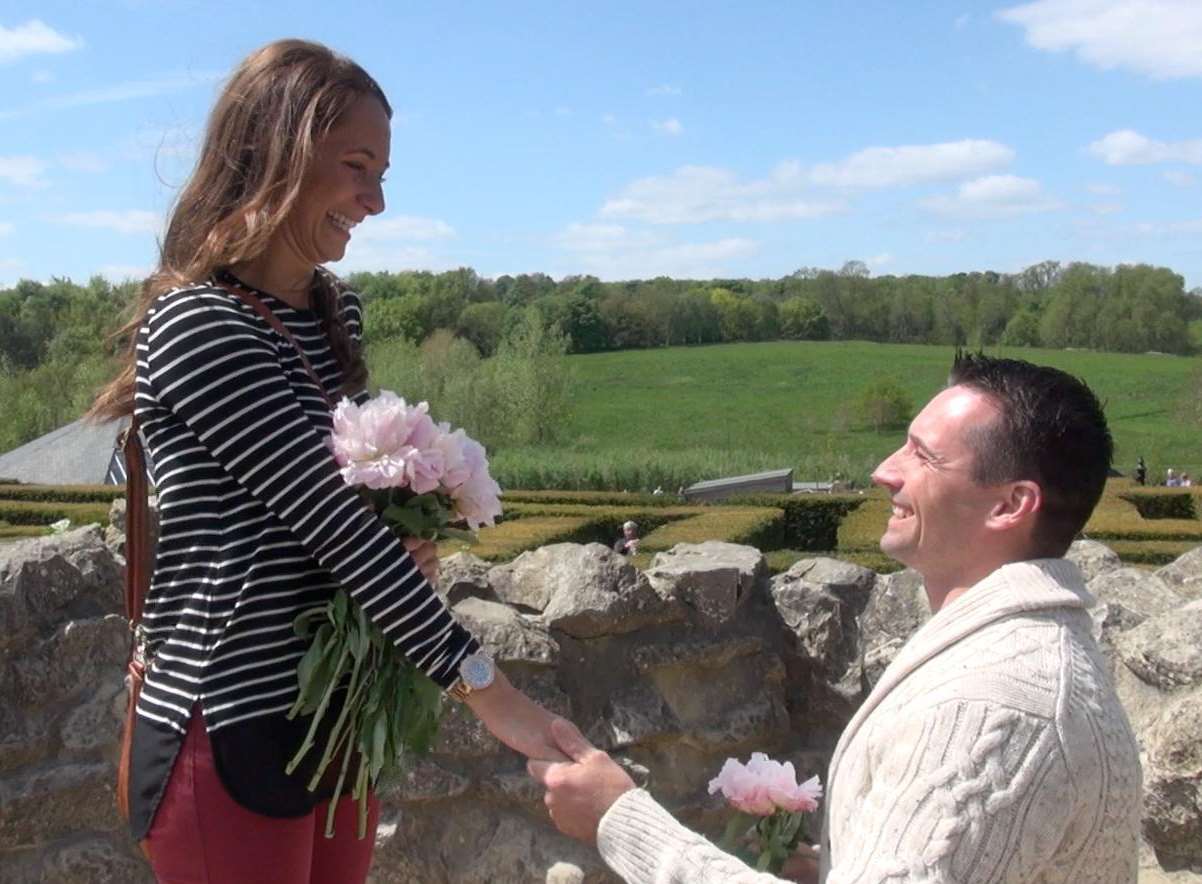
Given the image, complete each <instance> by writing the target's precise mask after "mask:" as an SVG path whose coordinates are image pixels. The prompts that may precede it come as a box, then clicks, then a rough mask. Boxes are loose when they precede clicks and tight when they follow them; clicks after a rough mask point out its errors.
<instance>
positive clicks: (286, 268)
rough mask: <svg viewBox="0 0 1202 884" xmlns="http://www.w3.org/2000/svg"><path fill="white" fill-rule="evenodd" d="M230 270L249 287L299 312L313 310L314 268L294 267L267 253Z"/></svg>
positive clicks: (236, 265) (235, 265) (240, 263)
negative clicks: (273, 297) (277, 299)
mask: <svg viewBox="0 0 1202 884" xmlns="http://www.w3.org/2000/svg"><path fill="white" fill-rule="evenodd" d="M230 271H231V272H232V273H233V274H234V275H235V276H236V277H238V278H239V279H240V280H242V281H243V282H244V283H246V284H247V285H249V286H253V287H254V288H257V289H260V290H261V291H264V292H267V293H268V294H269V295H273V296H275V297H277V298H279V299H280V300H281V301H283V302H284V303H285V304H287V305H288V306H289V307H295V308H296V309H298V310H308V309H310V308H311V307H312V291H313V275H314V273H315V272H316V270H315V268H313V267H304V266H297V265H295V264H290V263H286V262H283V261H278V260H273V257H272V255H271V253H270V250H268V252H266V253H264V254H262V255H260V256H258V257H257V258H252V259H251V260H249V261H242V262H239V263H238V264H234V265H233V266H232V267H230Z"/></svg>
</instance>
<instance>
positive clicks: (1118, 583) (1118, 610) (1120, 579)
mask: <svg viewBox="0 0 1202 884" xmlns="http://www.w3.org/2000/svg"><path fill="white" fill-rule="evenodd" d="M1087 588H1088V589H1089V591H1090V593H1091V594H1092V595H1093V596H1094V598H1095V599H1097V603H1096V604H1095V605H1094V607H1093V609H1092V610H1091V614H1092V615H1093V618H1094V624H1095V626H1096V627H1097V629H1098V631H1099V635H1100V637H1101V638H1102V640H1103V641H1107V642H1109V641H1111V640H1112V639H1113V637H1114V635H1115V634H1116V633H1119V632H1126V631H1127V630H1128V629H1134V628H1135V627H1136V626H1139V624H1141V623H1143V622H1144V621H1145V620H1147V619H1148V618H1149V617H1155V616H1156V615H1157V614H1163V613H1164V612H1165V611H1169V610H1172V609H1173V608H1177V607H1180V606H1181V605H1182V604H1184V602H1185V599H1184V598H1182V597H1181V596H1180V595H1178V594H1177V593H1176V592H1175V591H1174V590H1173V589H1171V588H1170V587H1169V585H1168V584H1167V583H1165V581H1164V580H1162V579H1160V578H1159V577H1157V576H1156V575H1155V574H1149V573H1148V572H1147V571H1141V570H1140V569H1139V568H1115V569H1113V570H1110V571H1106V572H1104V573H1102V574H1100V575H1099V576H1097V577H1095V578H1094V579H1093V580H1091V581H1089V583H1088V584H1087Z"/></svg>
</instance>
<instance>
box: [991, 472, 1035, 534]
mask: <svg viewBox="0 0 1202 884" xmlns="http://www.w3.org/2000/svg"><path fill="white" fill-rule="evenodd" d="M999 491H1000V492H1001V494H1000V495H999V497H998V499H997V501H996V502H995V503H994V505H993V509H992V510H990V512H989V519H988V521H987V523H986V524H988V526H989V527H990V528H994V529H996V530H1002V531H1009V530H1011V529H1013V528H1017V527H1019V526H1021V525H1024V524H1031V525H1033V524H1034V520H1035V517H1036V515H1037V514H1038V513H1039V511H1040V509H1041V508H1042V507H1043V489H1041V488H1040V487H1039V485H1038V483H1036V482H1032V481H1030V480H1029V479H1019V480H1018V481H1016V482H1007V483H1006V484H1005V485H1003V486H1001V488H1000V489H999Z"/></svg>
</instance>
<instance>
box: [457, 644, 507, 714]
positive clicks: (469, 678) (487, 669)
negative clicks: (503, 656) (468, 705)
mask: <svg viewBox="0 0 1202 884" xmlns="http://www.w3.org/2000/svg"><path fill="white" fill-rule="evenodd" d="M496 677H497V666H496V664H495V663H493V661H492V657H489V656H488V655H487V654H485V653H483V652H482V651H476V653H474V654H468V655H467V656H466V657H464V658H463V659H462V660H460V661H459V678H457V679H456V680H455V683H454V684H453V685H451V687H450V689H449V690H448V691H447V693H448V694H450V695H451V696H452V697H454V698H455V699H456V700H459V701H460V702H462V701H464V700H466V699H467V698H468V695H469V694H471V693H472V692H473V691H482V690H484V689H485V688H486V687H488V686H489V685H490V684H492V683H493V680H494V679H495V678H496Z"/></svg>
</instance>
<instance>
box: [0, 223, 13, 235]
mask: <svg viewBox="0 0 1202 884" xmlns="http://www.w3.org/2000/svg"><path fill="white" fill-rule="evenodd" d="M13 229H14V228H13V226H12V225H11V224H10V223H8V222H7V221H0V236H8V235H9V234H10V233H12V232H13Z"/></svg>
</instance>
